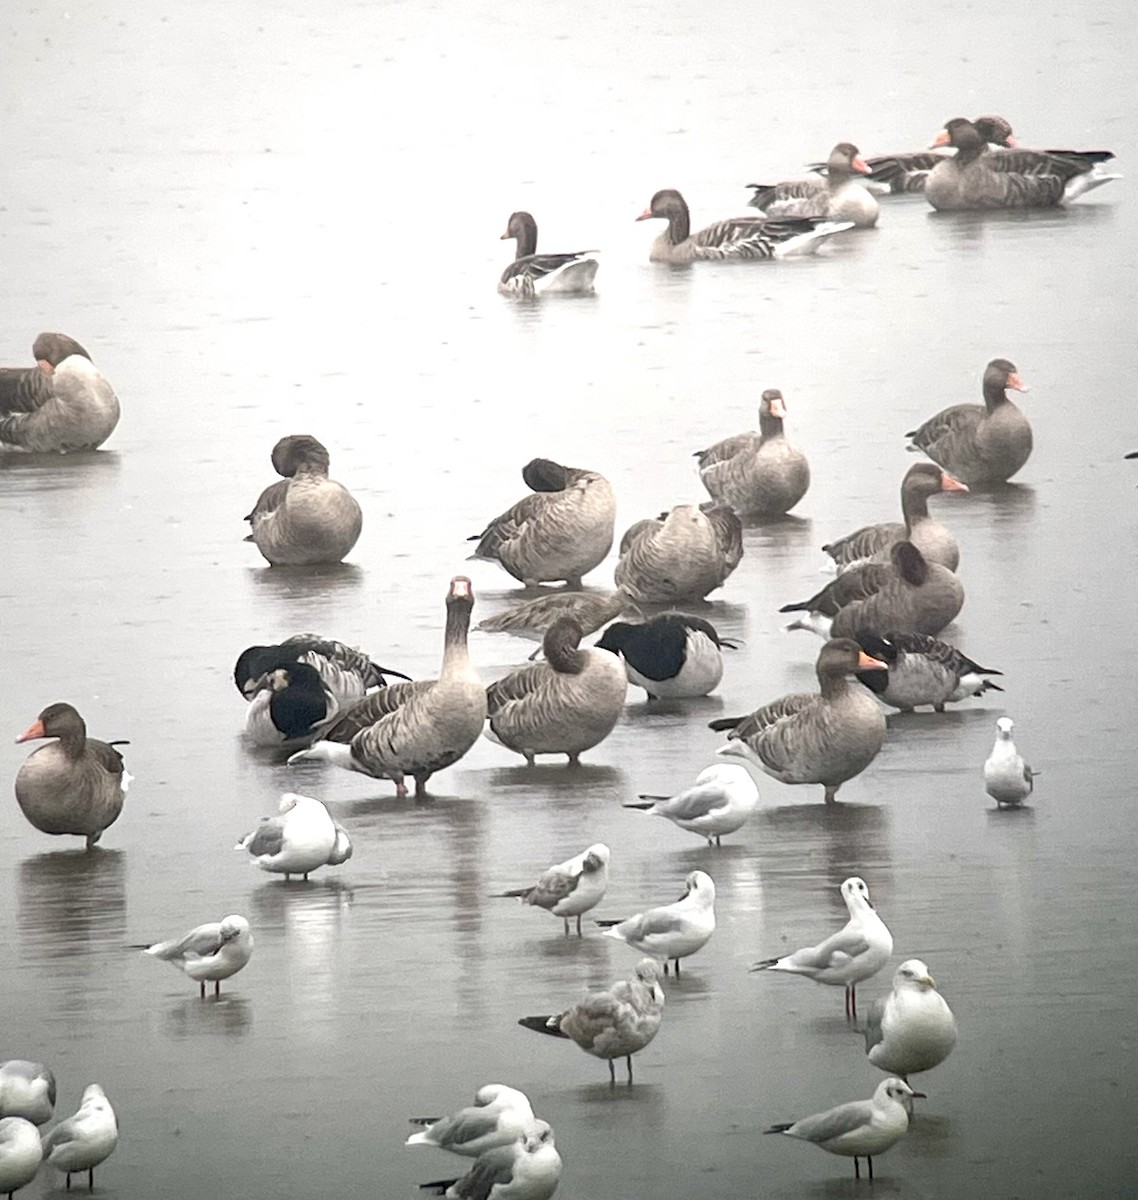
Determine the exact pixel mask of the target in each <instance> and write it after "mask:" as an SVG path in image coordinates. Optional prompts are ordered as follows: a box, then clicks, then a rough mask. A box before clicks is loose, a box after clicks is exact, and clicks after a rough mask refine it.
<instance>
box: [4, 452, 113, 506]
mask: <svg viewBox="0 0 1138 1200" xmlns="http://www.w3.org/2000/svg"><path fill="white" fill-rule="evenodd" d="M121 466H122V463H121V461H120V459H119V456H118V454H116V453H115V452H114V451H113V450H89V451H86V452H81V453H74V454H4V453H0V473H2V474H3V475H5V476H6V482H5V491H6V493H7V494H8V495H10V496H19V495H21V494H23V495H31V494H32V493H35V492H56V491H71V490H73V489H75V488H77V487H79V488H90V487H91V486H92V485H93V484H94V483H95V481H96V480H108V481H110V480H112V479H113V478H114V477H115V476H116V475H117V474H118V472H119V468H120V467H121Z"/></svg>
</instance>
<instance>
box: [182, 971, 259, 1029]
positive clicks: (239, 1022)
mask: <svg viewBox="0 0 1138 1200" xmlns="http://www.w3.org/2000/svg"><path fill="white" fill-rule="evenodd" d="M230 985H231V981H230V980H226V981H225V982H224V983H223V984H222V985H221V986H222V989H223V990H222V993H221V995H220V996H214V995H213V994H212V992H211V993H210V994H209V995H208V996H206V997H205V999H202V998H200V997H199V996H198V995H197V994H196V992H195V994H194V995H193V996H192V997H189V998H187V999H185V1000H182V1001H179V1002H178V1003H177V1004H172V1005H171V1006H170V1007H169V1008H168V1009H167V1010H166V1012H165V1014H164V1020H163V1023H162V1025H163V1029H164V1030H165V1032H166V1033H167V1035H168V1036H169V1037H172V1038H174V1039H176V1040H179V1041H180V1040H183V1039H185V1038H198V1037H242V1036H244V1035H245V1034H247V1033H249V1032H251V1030H252V1028H253V1004H252V1001H250V1000H249V999H248V997H247V996H235V995H231V994H229V995H227V994H226V992H225V991H224V989H225V988H226V987H229V986H230Z"/></svg>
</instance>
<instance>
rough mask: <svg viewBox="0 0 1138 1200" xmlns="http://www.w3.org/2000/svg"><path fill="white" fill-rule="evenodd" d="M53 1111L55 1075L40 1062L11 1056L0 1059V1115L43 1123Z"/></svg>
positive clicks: (44, 1123) (48, 1119)
mask: <svg viewBox="0 0 1138 1200" xmlns="http://www.w3.org/2000/svg"><path fill="white" fill-rule="evenodd" d="M54 1112H55V1075H54V1074H53V1073H52V1071H51V1068H50V1067H45V1066H44V1064H43V1063H36V1062H28V1061H27V1059H24V1058H12V1059H9V1060H8V1061H7V1062H2V1063H0V1117H23V1118H24V1120H25V1121H31V1123H32V1124H33V1125H46V1124H47V1122H48V1121H50V1120H51V1117H52V1113H54Z"/></svg>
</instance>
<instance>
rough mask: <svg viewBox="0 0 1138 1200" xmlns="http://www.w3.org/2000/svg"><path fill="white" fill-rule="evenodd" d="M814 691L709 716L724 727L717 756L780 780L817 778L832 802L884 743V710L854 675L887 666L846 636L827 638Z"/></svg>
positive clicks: (714, 726) (715, 725)
mask: <svg viewBox="0 0 1138 1200" xmlns="http://www.w3.org/2000/svg"><path fill="white" fill-rule="evenodd" d="M815 669H816V671H817V674H818V687H819V690H818V691H817V692H800V693H796V694H793V695H790V696H783V697H782V698H781V699H779V700H775V701H773V702H772V703H770V704H765V705H763V707H762V708H758V709H756V710H755V711H754V712H753V713H751V714H750V715H748V716H743V717H726V718H723V719H721V720H717V721H711V722H709V728H711V729H719V730H729V731H730V732H729V733H728V734H727V737H728V742H727V745H726V746H723V747H722V748H721V749H720V751H719V753H720V754H735V755H738V756H739V757H741V758H746V759H749V760H750V761H752V762H755V763H757V764H758V766H759V767H760V768H761V769H762V770H764V771H765V772H766V773H767V774H768V775H769V776H770V777H771V778H772V779H777V780H779V782H780V783H815V784H817V783H820V784H821V785H822V786H823V788H825V800H826V803H827V804H832V803H833V802H834V800H835V798H836V797H837V793H838V789H839V788H840V787H841V786H842V784H843V783H845V782H846V781H847V780H849V779H853V777H854V776H855V775H860V774H861V773H862V771H864V770H865V768H866V767H868V766H869V764H870V763H871V762H873V760H874V759H875V758H876V757H877V754H878V751H879V750H880V749H881V747H882V745H883V744H884V742H885V716H884V714H883V713H882V711H881V708H880V706H879V705H878V703H877V701H876V700H874V698H873V697H872V696H871V695H870V694H869V692H867V691H866V690H865V688H863V687H862V686H861V684H859V683H854V682H853V681H852V679H851V676H852V675H853V674H854V673H855V672H857V671H859V670H861V671H869V670H874V669H876V670H881V671H883V670H885V664H884V663H883V662H880V661H878V660H877V659H875V658H870V656H869V655H868V654H866V653H865V651H864V650H862V648H861V647H860V646H859V645H858V644H857V642H855V641H852V640H851V639H849V638H836V639H834V640H833V641H829V642H827V643H826V644H825V645H824V646H823V647H822V649H821V651H820V653H819V654H818V662H817V666H816V668H815Z"/></svg>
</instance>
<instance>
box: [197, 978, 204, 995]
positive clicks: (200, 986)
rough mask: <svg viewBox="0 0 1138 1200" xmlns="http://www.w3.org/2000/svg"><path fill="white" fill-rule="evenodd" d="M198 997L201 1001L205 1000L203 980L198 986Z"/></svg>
mask: <svg viewBox="0 0 1138 1200" xmlns="http://www.w3.org/2000/svg"><path fill="white" fill-rule="evenodd" d="M198 995H199V996H200V997H201V998H202V999H203V1000H204V999H205V980H204V979H203V980H202V981H201V982H200V983H199V984H198Z"/></svg>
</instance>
